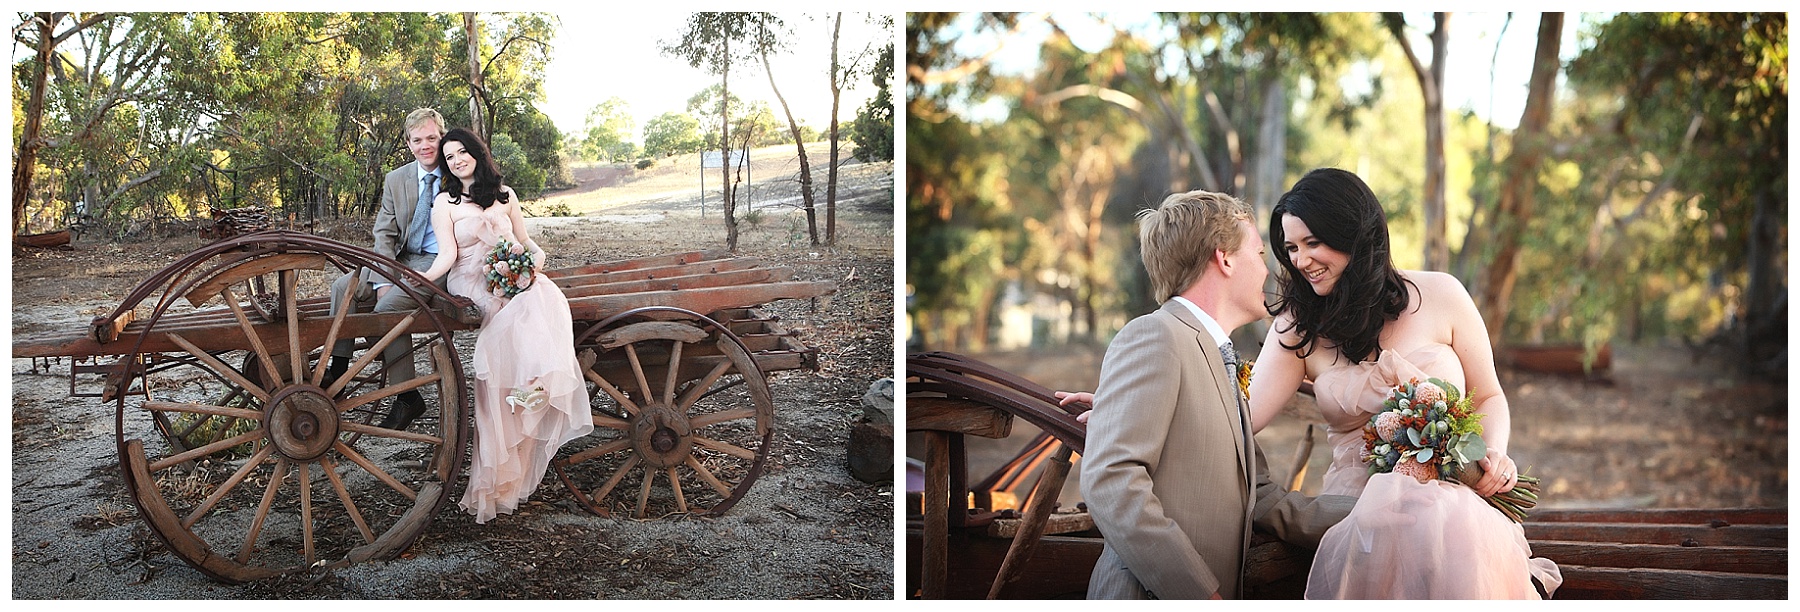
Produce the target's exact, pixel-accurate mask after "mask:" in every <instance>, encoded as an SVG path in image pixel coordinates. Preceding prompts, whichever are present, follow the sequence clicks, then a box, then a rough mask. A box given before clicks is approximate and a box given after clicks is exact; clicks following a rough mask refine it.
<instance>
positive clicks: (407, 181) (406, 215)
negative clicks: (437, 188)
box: [394, 159, 419, 250]
mask: <svg viewBox="0 0 1800 612" xmlns="http://www.w3.org/2000/svg"><path fill="white" fill-rule="evenodd" d="M400 169H402V170H405V172H401V173H400V175H401V177H402V179H401V183H400V189H399V190H398V191H396V193H397V194H399V195H398V196H397V197H396V198H395V199H394V208H395V209H396V210H394V217H395V218H396V219H398V220H399V221H400V245H401V250H404V249H405V246H406V239H407V238H409V237H410V236H407V235H406V233H407V232H408V231H410V230H411V229H412V219H413V211H415V210H417V209H418V208H419V160H416V159H415V160H413V161H412V162H410V163H408V164H406V165H404V166H401V167H400Z"/></svg>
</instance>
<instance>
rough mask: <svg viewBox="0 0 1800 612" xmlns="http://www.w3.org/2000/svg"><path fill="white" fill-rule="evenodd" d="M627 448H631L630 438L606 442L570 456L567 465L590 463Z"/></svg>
mask: <svg viewBox="0 0 1800 612" xmlns="http://www.w3.org/2000/svg"><path fill="white" fill-rule="evenodd" d="M627 448H631V438H619V439H617V440H613V441H611V442H607V443H605V444H601V445H599V446H596V447H593V448H590V449H587V450H584V451H581V452H579V453H575V454H573V455H570V456H569V461H568V463H569V465H575V464H577V463H585V462H588V461H592V460H594V459H595V458H597V457H604V456H607V455H610V454H613V453H616V452H619V451H622V450H625V449H627Z"/></svg>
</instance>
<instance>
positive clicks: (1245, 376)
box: [1237, 359, 1256, 398]
mask: <svg viewBox="0 0 1800 612" xmlns="http://www.w3.org/2000/svg"><path fill="white" fill-rule="evenodd" d="M1254 365H1256V362H1254V361H1251V360H1248V359H1244V360H1241V361H1239V362H1238V367H1237V383H1238V392H1239V393H1243V394H1244V397H1246V398H1248V397H1250V366H1254Z"/></svg>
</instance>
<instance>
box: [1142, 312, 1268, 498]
mask: <svg viewBox="0 0 1800 612" xmlns="http://www.w3.org/2000/svg"><path fill="white" fill-rule="evenodd" d="M1162 309H1163V311H1165V312H1167V313H1169V314H1171V315H1174V317H1175V320H1177V321H1181V323H1182V324H1183V325H1186V326H1188V327H1190V328H1192V329H1193V331H1194V343H1195V344H1197V345H1199V348H1200V355H1201V360H1202V361H1203V362H1204V363H1205V364H1206V367H1209V368H1212V369H1211V370H1210V371H1211V372H1214V373H1215V375H1214V376H1213V386H1214V388H1215V389H1217V390H1218V391H1219V395H1220V396H1221V397H1224V398H1226V400H1225V416H1226V419H1225V420H1226V421H1228V422H1229V423H1230V427H1231V439H1232V443H1233V444H1234V445H1235V446H1236V447H1237V456H1238V465H1239V466H1243V470H1244V473H1246V474H1248V473H1249V472H1250V470H1251V469H1253V468H1251V467H1250V453H1249V451H1250V449H1249V448H1247V447H1246V445H1245V439H1246V438H1247V437H1248V436H1246V435H1245V432H1244V427H1243V421H1242V420H1240V419H1241V417H1240V412H1239V411H1240V409H1239V407H1238V403H1237V394H1238V386H1237V377H1236V376H1235V375H1232V376H1224V377H1220V376H1218V374H1219V373H1225V357H1224V356H1223V355H1220V354H1219V345H1218V344H1217V343H1215V342H1214V340H1213V336H1212V332H1209V331H1206V325H1205V324H1202V323H1201V322H1200V320H1199V319H1196V318H1194V313H1193V311H1190V310H1188V308H1187V306H1183V305H1181V304H1180V303H1177V302H1176V301H1175V300H1169V301H1167V302H1163V307H1162Z"/></svg>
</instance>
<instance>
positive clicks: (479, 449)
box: [445, 206, 594, 523]
mask: <svg viewBox="0 0 1800 612" xmlns="http://www.w3.org/2000/svg"><path fill="white" fill-rule="evenodd" d="M471 208H473V206H471ZM510 230H511V222H510V220H509V219H508V218H507V216H506V214H505V207H504V206H493V207H490V208H488V209H487V210H486V211H483V212H482V213H481V214H479V215H471V216H468V217H464V218H462V219H457V220H456V249H457V256H456V265H455V266H454V267H452V268H451V269H450V272H449V274H448V276H447V278H446V279H445V284H446V287H447V288H449V290H450V292H451V293H454V294H457V295H462V296H468V297H469V298H471V299H473V300H474V301H475V305H476V306H478V307H480V308H481V317H482V323H481V331H480V333H479V335H478V336H476V339H475V360H474V361H475V368H474V371H475V453H474V459H473V460H472V461H470V463H469V485H468V488H467V489H466V490H464V492H463V498H462V501H461V502H460V504H459V505H461V506H462V509H463V510H464V511H467V512H468V513H470V514H473V515H475V522H477V523H486V522H487V521H488V520H489V519H492V518H494V516H495V515H497V514H512V513H513V512H514V511H516V510H517V509H518V507H519V502H522V501H524V500H525V498H527V497H530V496H531V493H532V491H535V490H537V486H538V483H539V482H540V481H542V480H543V479H544V471H545V470H546V469H548V468H549V465H550V459H551V458H553V457H555V456H556V451H557V449H559V448H561V447H562V445H563V444H564V443H565V442H568V441H570V440H573V439H575V438H579V437H582V436H585V435H587V434H588V433H590V432H592V431H593V430H594V423H593V416H592V413H591V412H589V407H588V395H587V384H586V383H585V382H583V379H582V376H581V369H580V367H581V366H580V365H579V364H578V363H576V361H575V345H574V332H573V331H572V330H571V328H572V326H573V322H572V321H570V318H569V300H568V298H566V297H564V296H563V292H562V290H561V289H559V288H557V286H556V284H555V283H553V282H550V280H549V279H547V278H545V277H544V276H543V275H541V274H540V275H538V276H537V277H536V279H535V280H534V281H533V282H532V284H531V286H530V287H529V288H527V289H526V290H525V292H524V293H520V294H519V295H517V296H514V297H513V298H512V299H506V298H501V297H495V296H494V294H493V293H491V292H489V291H488V288H487V280H486V275H485V274H484V273H483V272H482V271H481V266H482V261H483V260H484V259H485V258H486V257H487V254H488V252H489V251H492V250H493V248H494V244H495V243H496V242H497V241H498V240H499V239H500V238H502V237H505V238H507V239H508V240H511V241H513V242H517V241H516V240H514V239H513V237H512V235H511V231H510ZM532 387H542V388H543V389H544V390H545V391H546V392H547V394H548V396H549V401H548V402H546V403H545V404H544V405H543V406H542V407H540V408H537V409H525V408H518V407H515V406H513V405H511V404H508V403H507V401H506V397H507V395H508V394H510V393H512V392H513V391H514V390H516V389H530V388H532Z"/></svg>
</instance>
